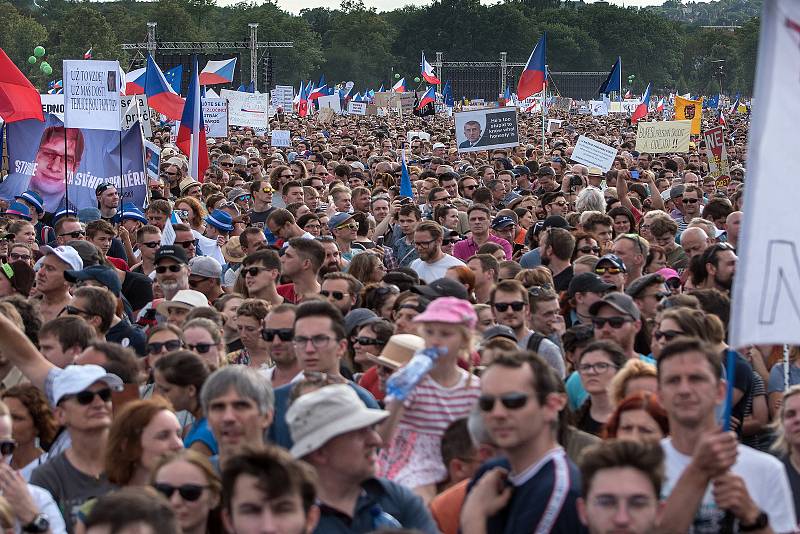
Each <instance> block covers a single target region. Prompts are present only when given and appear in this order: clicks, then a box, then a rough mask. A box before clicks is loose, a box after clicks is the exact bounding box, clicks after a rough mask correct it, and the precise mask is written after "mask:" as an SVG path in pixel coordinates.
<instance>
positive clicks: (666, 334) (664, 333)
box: [653, 330, 685, 342]
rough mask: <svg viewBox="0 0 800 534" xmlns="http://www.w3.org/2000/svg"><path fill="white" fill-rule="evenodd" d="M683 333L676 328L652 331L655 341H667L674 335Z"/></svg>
mask: <svg viewBox="0 0 800 534" xmlns="http://www.w3.org/2000/svg"><path fill="white" fill-rule="evenodd" d="M683 335H685V334H684V333H683V332H678V331H677V330H656V331H654V332H653V337H654V338H656V340H657V341H661V340H662V339H663V340H665V341H667V342H669V341H672V340H673V339H675V338H676V337H678V336H683Z"/></svg>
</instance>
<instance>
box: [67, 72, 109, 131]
mask: <svg viewBox="0 0 800 534" xmlns="http://www.w3.org/2000/svg"><path fill="white" fill-rule="evenodd" d="M63 73H64V104H65V105H64V125H65V126H66V127H67V128H81V129H85V130H114V131H119V129H120V100H119V90H120V83H121V82H122V80H120V79H119V62H118V61H94V60H71V59H65V60H64V69H63Z"/></svg>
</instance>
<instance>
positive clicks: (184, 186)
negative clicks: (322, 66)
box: [178, 176, 203, 196]
mask: <svg viewBox="0 0 800 534" xmlns="http://www.w3.org/2000/svg"><path fill="white" fill-rule="evenodd" d="M196 185H197V186H201V185H203V184H201V183H200V182H198V181H197V180H195V179H194V178H192V177H191V176H190V177H189V178H184V179H183V180H181V183H180V184H178V189H180V191H181V196H183V195H185V194H186V191H188V190H189V188H190V187H194V186H196Z"/></svg>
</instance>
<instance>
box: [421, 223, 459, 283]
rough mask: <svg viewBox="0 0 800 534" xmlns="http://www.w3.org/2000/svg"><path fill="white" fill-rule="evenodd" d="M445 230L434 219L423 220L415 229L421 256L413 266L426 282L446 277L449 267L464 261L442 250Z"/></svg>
mask: <svg viewBox="0 0 800 534" xmlns="http://www.w3.org/2000/svg"><path fill="white" fill-rule="evenodd" d="M443 237H444V232H443V231H442V227H441V226H439V224H437V223H435V222H433V221H423V222H421V223H419V224H418V225H417V228H416V229H415V230H414V247H416V249H417V254H418V255H419V258H417V259H416V260H414V261H412V262H411V268H412V269H414V271H415V272H416V273H417V274H418V275H419V277H420V279H421V280H425V283H426V284H429V283H431V282H433V281H434V280H438V279H439V278H444V275H445V274H446V273H447V269H449V268H450V267H455V266H457V265H464V262H463V261H461V260H459V259H458V258H455V257H453V256H451V255H450V254H445V253H444V252H442V239H443Z"/></svg>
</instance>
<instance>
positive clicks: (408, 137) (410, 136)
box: [406, 130, 431, 143]
mask: <svg viewBox="0 0 800 534" xmlns="http://www.w3.org/2000/svg"><path fill="white" fill-rule="evenodd" d="M415 137H417V138H419V139H422V140H424V141H430V140H431V134H429V133H428V132H421V131H414V130H412V131H410V132H408V133H406V141H407V142H409V143H411V140H412V139H414V138H415Z"/></svg>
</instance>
